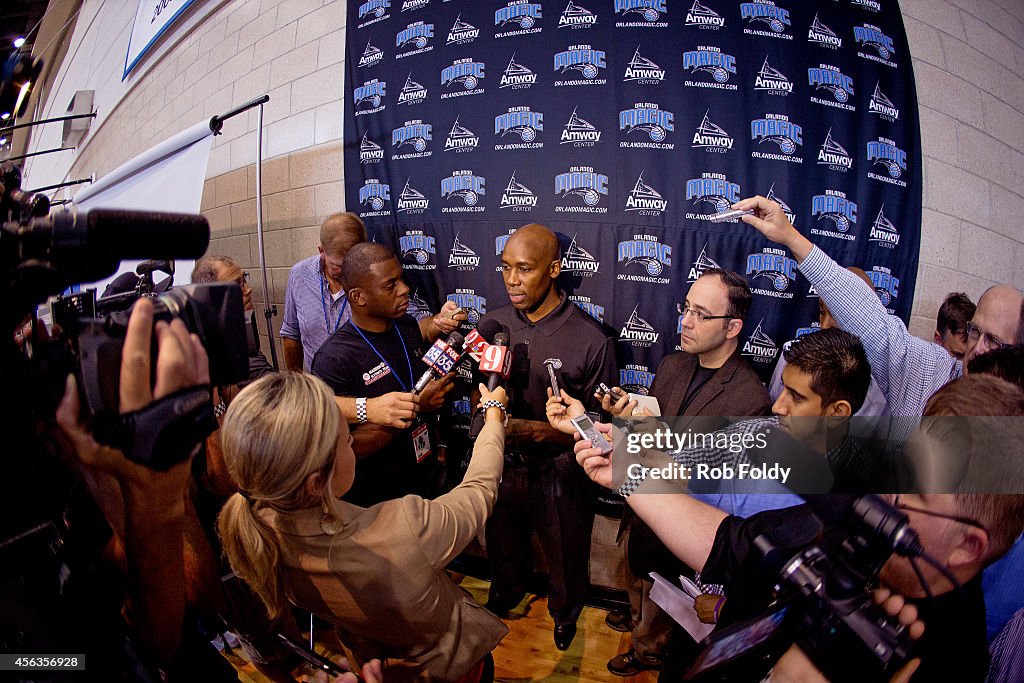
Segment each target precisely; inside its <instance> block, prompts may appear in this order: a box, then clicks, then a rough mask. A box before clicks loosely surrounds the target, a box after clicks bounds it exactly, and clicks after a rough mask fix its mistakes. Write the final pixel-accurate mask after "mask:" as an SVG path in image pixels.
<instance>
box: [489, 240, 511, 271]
mask: <svg viewBox="0 0 1024 683" xmlns="http://www.w3.org/2000/svg"><path fill="white" fill-rule="evenodd" d="M514 232H515V230H509V231H508V234H507V235H498V236H497V237H495V238H494V255H495V256H501V253H502V252H503V251H505V245H506V244H507V243H508V238H509V237H512V234H513V233H514ZM495 270H497V271H498V272H501V266H498V267H497V268H496V269H495Z"/></svg>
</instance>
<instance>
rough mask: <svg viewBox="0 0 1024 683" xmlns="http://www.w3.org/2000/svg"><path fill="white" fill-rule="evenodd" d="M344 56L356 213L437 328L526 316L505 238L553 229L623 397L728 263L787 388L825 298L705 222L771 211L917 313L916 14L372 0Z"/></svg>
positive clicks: (708, 0)
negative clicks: (711, 271)
mask: <svg viewBox="0 0 1024 683" xmlns="http://www.w3.org/2000/svg"><path fill="white" fill-rule="evenodd" d="M346 40H347V43H346V44H347V50H346V51H347V61H346V64H347V69H346V84H345V87H346V109H345V179H346V183H345V184H346V203H347V204H346V205H347V206H348V207H349V210H350V211H354V212H356V213H358V214H359V215H360V216H362V217H363V219H364V220H365V221H366V223H367V226H368V227H369V229H370V231H371V234H372V235H374V237H375V239H377V240H378V241H382V242H385V243H387V244H390V245H391V246H393V247H394V249H395V251H396V253H398V254H399V255H400V257H401V259H402V262H403V264H404V265H405V269H406V277H407V280H408V281H409V283H410V285H411V286H412V287H413V290H414V296H416V297H417V298H418V299H420V300H421V302H422V303H423V304H425V305H426V306H427V307H428V308H430V309H431V310H435V311H436V310H437V308H438V306H439V305H440V303H441V302H443V301H444V300H445V299H446V298H448V299H454V300H456V301H457V302H458V303H459V304H460V305H462V306H464V307H466V308H469V309H473V310H474V311H477V312H480V313H483V312H485V311H487V310H488V309H490V308H496V307H499V306H503V305H505V304H507V303H508V298H507V297H506V295H505V291H504V287H503V285H502V282H501V276H500V274H499V264H500V253H501V250H502V247H503V245H504V242H505V240H507V238H508V235H509V233H510V232H511V231H513V230H514V229H515V228H517V227H519V226H520V225H524V224H526V223H542V224H544V225H547V226H549V227H550V228H552V229H553V230H554V231H555V232H557V233H558V234H559V237H560V240H561V242H562V250H563V256H564V258H563V262H562V272H563V276H562V285H563V287H564V288H565V290H566V291H567V292H568V293H569V295H570V296H571V297H572V299H573V301H575V302H576V303H577V304H578V305H579V306H580V307H581V308H583V309H584V310H585V311H587V312H588V313H590V314H591V315H593V316H594V317H595V318H597V319H598V320H601V321H603V322H604V323H606V324H608V325H610V326H611V327H613V328H614V329H615V330H616V332H617V333H618V336H619V340H620V341H619V351H620V353H621V358H620V360H621V363H622V368H623V369H622V384H623V385H626V386H628V387H629V388H630V389H631V390H634V391H640V392H643V391H645V390H646V388H647V387H649V386H650V382H651V380H652V379H653V372H654V370H655V369H656V368H657V365H658V363H659V361H660V360H661V358H662V356H663V355H665V354H667V353H671V352H672V351H674V350H676V349H677V348H678V344H679V337H678V323H679V321H678V314H677V312H676V303H677V302H679V301H681V300H682V299H683V298H684V297H685V292H686V289H687V287H688V283H691V282H693V280H694V279H695V278H696V277H698V276H699V275H700V273H701V272H702V271H703V270H705V269H707V268H711V267H715V266H721V267H723V268H729V269H732V270H735V271H738V272H740V273H741V274H744V275H746V277H747V279H748V281H749V283H750V286H751V288H752V289H753V291H754V306H753V310H752V311H751V314H750V316H749V318H748V320H747V324H746V326H745V328H744V331H743V333H742V335H741V344H742V350H743V353H744V355H745V356H746V357H747V358H749V359H750V361H751V362H752V363H753V364H754V367H755V368H756V369H757V370H758V371H759V372H760V373H761V375H762V377H763V378H767V377H768V376H769V375H770V373H771V370H772V367H773V365H774V362H775V360H776V358H777V356H778V353H779V348H780V347H781V345H782V343H783V342H785V341H786V340H788V339H791V338H793V337H795V336H796V335H797V332H798V330H801V329H802V328H807V327H809V326H810V325H811V323H812V321H815V320H816V319H817V299H816V295H815V293H814V292H813V291H812V290H811V289H810V287H809V286H808V283H807V281H806V280H805V279H804V278H802V277H801V275H800V273H799V271H798V270H797V269H796V267H795V266H796V264H795V263H794V261H793V260H792V258H791V255H790V254H788V253H786V252H785V251H784V250H781V249H778V248H775V247H774V246H773V245H772V244H770V243H769V242H768V241H766V240H765V239H764V238H762V237H761V236H760V235H759V234H758V233H757V232H755V231H754V230H753V229H751V228H749V227H748V226H746V225H745V224H743V223H737V222H733V223H723V224H715V223H711V222H709V221H708V217H709V216H710V215H712V214H714V213H716V212H718V211H721V210H723V209H725V208H727V207H728V205H729V204H731V203H732V202H735V201H736V200H738V199H740V198H741V197H746V196H750V195H754V194H762V195H766V196H768V197H770V198H772V199H775V200H776V201H778V202H779V203H780V204H782V206H783V207H784V208H785V210H786V212H787V213H788V214H789V217H790V219H791V220H792V221H793V223H794V224H795V225H796V226H797V227H798V228H799V229H800V230H801V231H802V232H803V233H804V234H805V235H807V236H808V237H810V239H811V240H812V241H813V242H814V243H816V244H818V245H819V246H821V247H822V248H823V249H824V250H825V251H826V252H827V253H829V254H830V255H831V256H832V257H833V258H835V259H836V260H837V261H838V262H839V263H840V264H843V265H856V266H859V267H861V268H863V269H864V270H865V271H867V273H868V274H869V275H870V276H871V279H872V281H873V282H874V284H875V289H876V290H877V292H878V295H879V297H880V298H881V300H882V302H883V303H884V304H885V306H886V307H887V308H889V309H890V311H891V312H893V313H895V314H896V315H899V316H900V317H901V318H903V319H904V320H907V318H908V317H909V315H910V308H911V303H912V302H913V298H914V278H915V275H916V272H917V254H918V246H919V241H920V224H921V163H922V159H921V145H920V130H919V124H918V113H917V104H916V103H917V97H916V93H915V87H914V77H913V72H912V69H911V61H910V53H909V49H908V47H907V40H906V34H905V31H904V28H903V21H902V17H901V14H900V10H899V6H898V5H897V3H896V2H895V0H821V1H819V2H797V1H796V0H780V1H779V2H771V1H770V0H760V1H758V2H734V1H731V2H726V1H724V0H705V2H699V1H697V0H686V1H683V0H579V2H576V1H575V0H564V1H559V2H557V3H556V2H553V1H552V0H543V1H538V2H533V1H531V0H510V1H503V0H485V1H483V2H466V1H465V0H452V1H450V2H443V1H442V0H394V4H393V3H392V0H367V1H366V2H353V3H352V4H351V5H350V6H349V9H348V22H347V29H346Z"/></svg>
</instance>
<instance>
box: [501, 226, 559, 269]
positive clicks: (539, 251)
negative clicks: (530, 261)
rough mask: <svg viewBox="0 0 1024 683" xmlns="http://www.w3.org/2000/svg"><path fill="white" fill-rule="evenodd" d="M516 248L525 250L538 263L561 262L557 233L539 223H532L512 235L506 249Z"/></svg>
mask: <svg viewBox="0 0 1024 683" xmlns="http://www.w3.org/2000/svg"><path fill="white" fill-rule="evenodd" d="M510 246H514V247H516V248H517V249H522V250H524V251H525V252H526V253H527V254H530V255H531V256H533V257H534V258H536V259H537V260H538V261H543V262H545V263H550V262H551V261H558V260H559V248H558V238H557V237H555V233H553V232H551V229H550V228H547V227H545V226H543V225H540V224H538V223H530V224H529V225H524V226H523V227H521V228H519V229H518V230H516V231H515V232H514V233H512V236H511V237H509V238H508V242H507V243H506V244H505V248H506V249H508V248H509V247H510Z"/></svg>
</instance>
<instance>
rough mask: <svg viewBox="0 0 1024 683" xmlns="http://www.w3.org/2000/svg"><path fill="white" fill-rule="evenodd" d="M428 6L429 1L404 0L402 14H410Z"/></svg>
mask: <svg viewBox="0 0 1024 683" xmlns="http://www.w3.org/2000/svg"><path fill="white" fill-rule="evenodd" d="M429 4H430V0H405V2H403V3H402V11H403V12H412V11H413V10H418V9H423V8H424V7H426V6H427V5H429Z"/></svg>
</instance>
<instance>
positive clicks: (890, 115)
mask: <svg viewBox="0 0 1024 683" xmlns="http://www.w3.org/2000/svg"><path fill="white" fill-rule="evenodd" d="M881 85H882V84H881V82H878V83H875V92H874V93H872V94H871V100H870V101H869V102H868V113H869V114H877V115H878V117H879V118H880V119H882V120H884V121H888V122H889V123H895V122H896V121H897V120H899V118H900V110H899V109H897V108H896V105H895V104H893V102H892V100H890V99H889V98H888V97H886V96H885V93H883V92H882V88H881Z"/></svg>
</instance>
